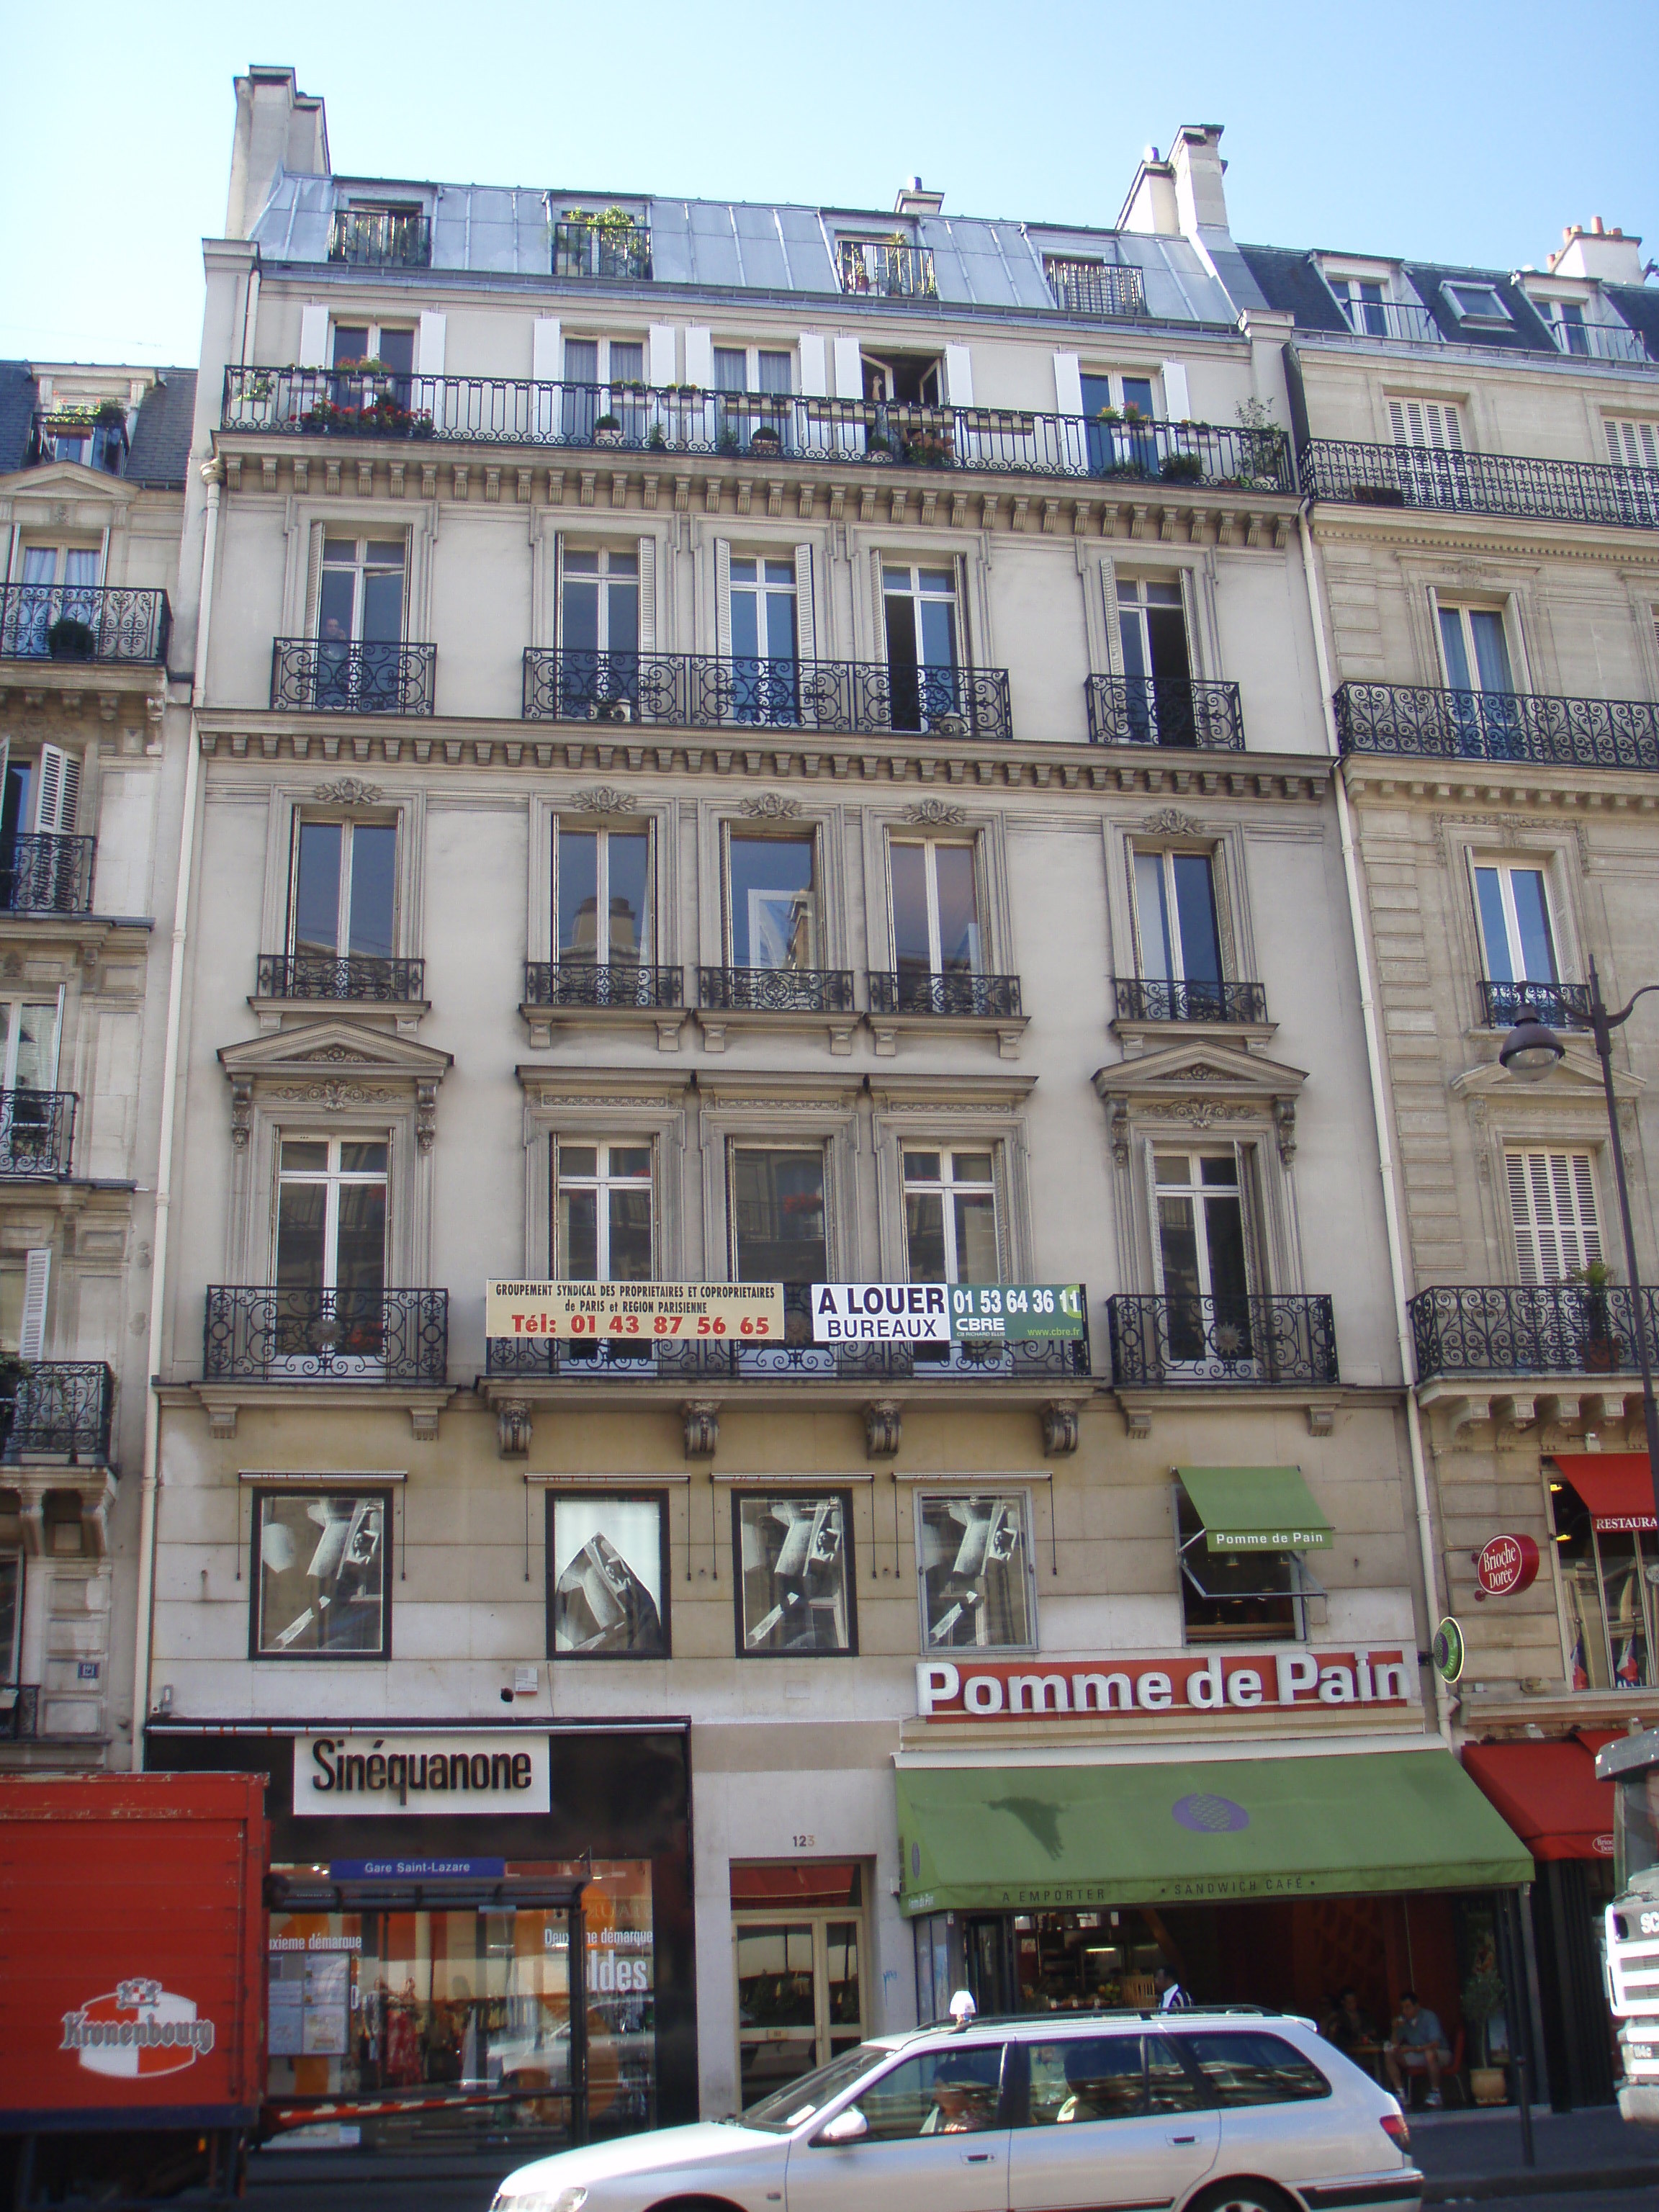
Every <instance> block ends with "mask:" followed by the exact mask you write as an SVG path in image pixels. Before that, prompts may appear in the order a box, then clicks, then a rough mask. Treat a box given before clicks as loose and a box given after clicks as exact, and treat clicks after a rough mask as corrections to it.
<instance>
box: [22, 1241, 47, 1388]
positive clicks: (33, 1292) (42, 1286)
mask: <svg viewBox="0 0 1659 2212" xmlns="http://www.w3.org/2000/svg"><path fill="white" fill-rule="evenodd" d="M51 1280H52V1248H51V1246H50V1245H40V1246H37V1247H36V1249H34V1250H33V1252H30V1253H27V1254H26V1255H25V1256H24V1261H23V1318H22V1322H21V1326H20V1327H19V1329H18V1332H17V1356H18V1358H20V1359H27V1360H31V1361H32V1360H36V1359H44V1358H46V1286H47V1285H48V1284H49V1283H50V1282H51Z"/></svg>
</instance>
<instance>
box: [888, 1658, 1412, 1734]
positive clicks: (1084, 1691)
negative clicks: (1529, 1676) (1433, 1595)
mask: <svg viewBox="0 0 1659 2212" xmlns="http://www.w3.org/2000/svg"><path fill="white" fill-rule="evenodd" d="M1416 1673H1417V1669H1416V1666H1415V1664H1414V1663H1413V1662H1411V1661H1410V1659H1409V1658H1408V1655H1407V1653H1406V1652H1405V1651H1403V1650H1401V1647H1400V1646H1399V1645H1398V1644H1395V1645H1393V1646H1392V1647H1391V1648H1389V1649H1388V1650H1382V1651H1308V1650H1300V1649H1298V1650H1293V1651H1275V1652H1272V1653H1262V1652H1259V1651H1251V1652H1244V1653H1241V1654H1238V1655H1234V1654H1233V1653H1231V1652H1230V1653H1228V1654H1227V1655H1226V1656H1223V1655H1222V1654H1221V1653H1219V1652H1212V1653H1211V1654H1210V1656H1209V1657H1208V1658H1196V1657H1192V1656H1188V1655H1186V1654H1181V1655H1173V1654H1172V1655H1171V1656H1169V1657H1167V1658H1158V1659H1115V1658H1114V1659H1046V1658H1045V1659H1038V1658H1030V1659H990V1660H974V1661H969V1660H964V1661H963V1662H961V1663H960V1664H958V1663H957V1662H956V1661H955V1660H950V1659H924V1660H921V1662H919V1663H918V1665H917V1668H916V1710H917V1711H918V1712H919V1713H920V1714H921V1717H922V1718H923V1719H924V1720H951V1721H992V1720H1011V1719H1014V1718H1017V1717H1018V1716H1020V1715H1022V1714H1033V1715H1037V1716H1041V1717H1054V1715H1057V1714H1067V1715H1070V1716H1072V1717H1077V1716H1079V1715H1081V1716H1085V1717H1086V1716H1088V1715H1091V1714H1110V1713H1163V1712H1170V1711H1174V1710H1176V1709H1184V1710H1186V1711H1198V1712H1219V1711H1225V1710H1227V1709H1230V1708H1231V1710H1233V1711H1239V1712H1249V1711H1252V1710H1254V1709H1255V1708H1257V1707H1272V1708H1274V1709H1275V1710H1279V1711H1283V1710H1285V1708H1287V1707H1289V1706H1291V1705H1302V1706H1304V1707H1305V1706H1311V1705H1407V1704H1410V1703H1413V1702H1414V1700H1415V1699H1416V1696H1417V1690H1416Z"/></svg>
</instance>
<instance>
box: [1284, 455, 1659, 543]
mask: <svg viewBox="0 0 1659 2212" xmlns="http://www.w3.org/2000/svg"><path fill="white" fill-rule="evenodd" d="M1297 468H1298V471H1299V472H1300V475H1301V479H1302V489H1303V490H1304V492H1305V493H1307V494H1308V495H1310V497H1311V498H1314V499H1336V500H1348V501H1352V502H1353V503H1354V504H1355V505H1357V506H1361V507H1440V508H1444V509H1448V510H1449V511H1450V512H1452V513H1459V514H1499V515H1510V516H1513V517H1515V518H1516V519H1517V520H1523V521H1528V522H1592V523H1601V524H1606V525H1609V526H1612V527H1613V528H1615V529H1629V530H1655V529H1659V469H1634V468H1625V467H1621V466H1620V465H1617V464H1615V463H1611V462H1607V461H1547V460H1536V459H1530V458H1528V457H1527V456H1524V455H1521V454H1513V453H1462V452H1452V451H1450V450H1449V449H1448V448H1447V447H1443V446H1372V445H1357V444H1353V443H1351V442H1349V441H1346V440H1342V439H1336V438H1314V439H1310V441H1309V442H1308V443H1307V444H1306V445H1304V447H1302V449H1301V452H1300V453H1298V454H1297Z"/></svg>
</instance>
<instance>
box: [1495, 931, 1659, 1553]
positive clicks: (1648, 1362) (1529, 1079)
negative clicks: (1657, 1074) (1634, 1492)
mask: <svg viewBox="0 0 1659 2212" xmlns="http://www.w3.org/2000/svg"><path fill="white" fill-rule="evenodd" d="M1650 991H1659V983H1644V985H1643V986H1642V987H1641V989H1640V990H1639V991H1638V992H1637V993H1636V994H1634V996H1633V997H1632V999H1631V1000H1630V1002H1629V1004H1628V1005H1627V1006H1623V1007H1621V1008H1620V1011H1619V1012H1617V1013H1616V1014H1610V1013H1609V1012H1607V1006H1606V1005H1605V1003H1604V1002H1603V1000H1602V997H1601V977H1600V976H1599V975H1597V974H1596V972H1595V961H1594V960H1593V959H1592V960H1591V962H1590V964H1589V999H1590V1027H1591V1029H1592V1030H1594V1031H1595V1052H1596V1057H1597V1058H1598V1059H1599V1060H1600V1061H1601V1088H1602V1090H1603V1091H1605V1092H1606V1094H1607V1133H1608V1135H1609V1136H1610V1137H1611V1138H1612V1139H1613V1180H1614V1182H1616V1183H1617V1185H1618V1188H1619V1219H1620V1226H1621V1227H1622V1229H1623V1231H1624V1233H1625V1267H1626V1273H1628V1275H1629V1277H1630V1297H1631V1311H1632V1321H1633V1324H1634V1327H1635V1331H1636V1356H1637V1359H1638V1363H1639V1364H1640V1367H1641V1370H1642V1418H1643V1419H1644V1423H1645V1424H1646V1426H1647V1436H1648V1479H1649V1480H1650V1482H1651V1483H1652V1485H1653V1511H1654V1520H1655V1524H1656V1526H1659V1404H1656V1403H1655V1401H1654V1395H1653V1359H1652V1356H1651V1354H1650V1352H1649V1349H1648V1330H1647V1316H1646V1315H1645V1314H1644V1312H1643V1310H1642V1279H1641V1277H1640V1276H1639V1274H1638V1273H1637V1267H1636V1233H1635V1231H1634V1230H1633V1229H1632V1225H1631V1218H1630V1186H1629V1184H1628V1182H1626V1177H1625V1148H1624V1146H1623V1145H1622V1143H1621V1142H1620V1136H1619V1102H1618V1099H1617V1097H1615V1096H1614V1093H1613V1031H1614V1030H1617V1029H1622V1028H1623V1027H1624V1025H1625V1024H1626V1022H1627V1021H1628V1020H1629V1019H1630V1018H1631V1015H1632V1012H1634V1010H1635V1006H1636V1001H1637V1000H1638V999H1644V998H1645V997H1646V996H1647V994H1648V993H1649V992H1650ZM1566 1049H1567V1048H1566V1047H1565V1045H1564V1044H1563V1043H1562V1042H1561V1040H1560V1038H1559V1036H1556V1034H1555V1032H1554V1030H1550V1029H1546V1028H1545V1026H1544V1024H1543V1023H1542V1022H1541V1021H1540V1020H1539V1018H1538V1017H1537V1015H1536V1014H1534V1013H1532V1012H1528V1011H1526V1010H1524V1009H1523V1010H1522V1014H1521V1018H1520V1019H1519V1020H1518V1021H1517V1022H1516V1025H1515V1027H1514V1028H1513V1029H1512V1030H1510V1033H1509V1035H1508V1036H1506V1037H1505V1038H1504V1042H1503V1045H1502V1047H1501V1048H1499V1051H1498V1062H1499V1065H1500V1066H1503V1067H1504V1068H1505V1069H1506V1070H1507V1071H1508V1072H1509V1073H1510V1074H1511V1075H1516V1076H1519V1077H1520V1079H1521V1080H1522V1082H1523V1083H1537V1082H1540V1081H1541V1080H1542V1079H1543V1078H1544V1077H1545V1076H1547V1074H1548V1073H1549V1072H1550V1070H1551V1068H1553V1066H1555V1064H1556V1062H1557V1061H1558V1060H1560V1059H1562V1058H1563V1057H1564V1056H1565V1053H1566Z"/></svg>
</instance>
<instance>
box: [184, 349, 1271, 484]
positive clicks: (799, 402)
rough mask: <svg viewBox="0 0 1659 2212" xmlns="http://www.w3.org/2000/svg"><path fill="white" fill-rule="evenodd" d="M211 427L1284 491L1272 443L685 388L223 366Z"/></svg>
mask: <svg viewBox="0 0 1659 2212" xmlns="http://www.w3.org/2000/svg"><path fill="white" fill-rule="evenodd" d="M220 427H221V428H222V429H225V430H236V431H242V432H246V433H258V434H261V435H264V434H270V433H276V434H280V435H284V436H301V435H323V434H330V435H341V436H349V437H354V438H368V437H372V438H380V439H387V438H390V439H402V440H408V439H414V440H417V441H418V440H424V439H434V440H436V441H440V442H442V443H447V444H468V445H486V446H489V445H494V446H521V447H538V448H549V447H552V448H556V447H570V448H574V449H575V450H578V451H580V452H583V453H592V452H599V453H606V452H614V453H627V454H629V456H630V457H631V458H632V459H635V460H641V461H644V462H646V463H647V464H648V463H649V462H650V461H651V460H652V459H654V458H655V457H657V456H659V455H660V456H663V457H665V458H667V457H670V456H673V457H679V456H691V457H695V458H697V459H721V458H726V459H732V460H747V461H750V462H753V463H755V464H756V465H770V466H773V467H777V466H781V465H790V466H793V465H797V464H806V463H810V464H813V465H818V464H834V465H842V466H845V465H849V464H852V463H863V464H866V465H883V466H888V465H897V466H905V465H908V466H912V467H918V468H928V469H933V470H939V471H947V472H950V473H952V474H963V473H973V472H987V471H988V472H990V473H993V474H1008V475H1024V476H1040V477H1075V478H1079V479H1093V480H1096V481H1102V482H1117V483H1125V484H1137V483H1146V484H1152V485H1159V484H1161V485H1163V486H1164V487H1166V488H1168V489H1171V490H1182V489H1188V488H1201V487H1203V486H1206V485H1207V486H1210V487H1212V488H1215V489H1227V490H1236V491H1248V492H1252V493H1257V494H1267V493H1275V492H1276V493H1282V494H1286V495H1290V494H1293V493H1294V492H1295V489H1296V476H1295V471H1294V470H1293V469H1292V467H1291V450H1290V444H1289V441H1288V440H1287V439H1286V437H1285V434H1284V432H1283V431H1282V430H1273V429H1262V430H1255V429H1247V428H1242V427H1232V426H1228V425H1225V424H1217V423H1210V422H1151V421H1125V420H1123V419H1122V418H1121V417H1118V418H1117V419H1112V418H1111V417H1109V416H1106V415H1102V416H1082V415H1049V414H1041V413H1037V412H1036V411H1034V410H1030V409H1028V408H1023V407H944V406H931V405H929V406H924V405H921V404H917V403H915V402H913V401H901V400H893V401H885V400H870V399H862V398H857V399H854V398H848V399H828V398H818V397H814V396H811V395H809V394H806V393H800V392H797V393H794V394H789V393H774V392H708V391H704V390H702V389H700V388H696V387H693V386H671V385H662V386H658V385H643V384H565V383H537V382H534V381H532V380H530V379H527V378H514V377H490V376H412V375H411V376H403V375H398V374H393V373H392V372H390V371H386V370H350V369H345V370H342V369H325V368H244V367H240V366H234V367H232V368H228V369H227V370H226V371H225V386H224V398H223V404H222V409H221V415H220Z"/></svg>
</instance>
